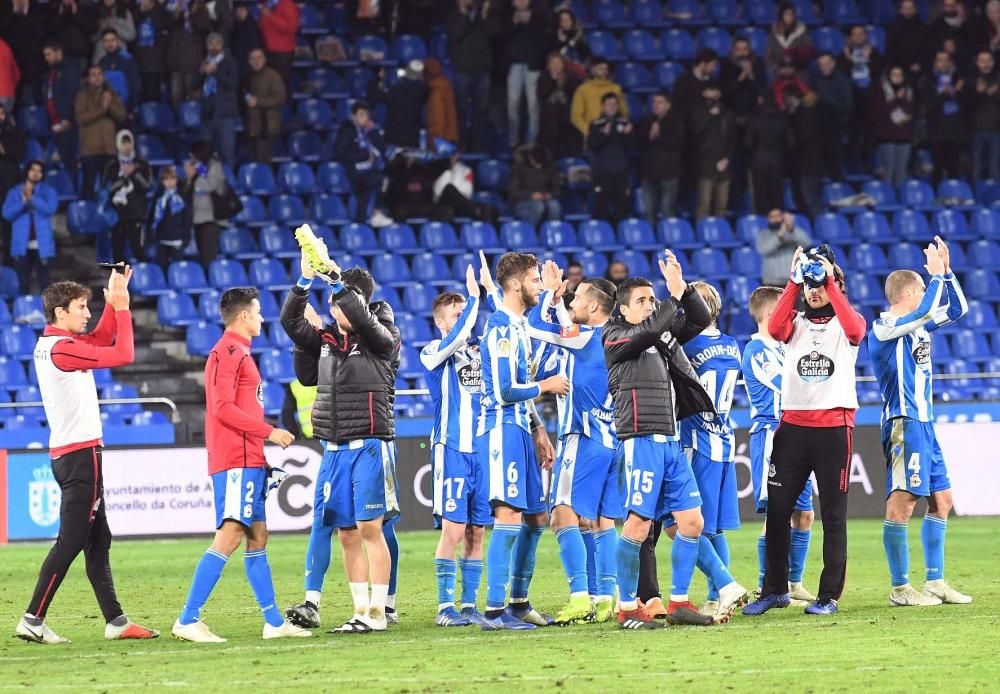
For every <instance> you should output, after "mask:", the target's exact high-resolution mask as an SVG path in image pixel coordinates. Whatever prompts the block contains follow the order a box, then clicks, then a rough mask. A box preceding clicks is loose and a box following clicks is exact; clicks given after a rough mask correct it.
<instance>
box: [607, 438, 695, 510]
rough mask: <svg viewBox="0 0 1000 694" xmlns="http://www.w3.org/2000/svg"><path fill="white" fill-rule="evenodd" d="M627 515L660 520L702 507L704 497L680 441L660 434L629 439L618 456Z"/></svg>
mask: <svg viewBox="0 0 1000 694" xmlns="http://www.w3.org/2000/svg"><path fill="white" fill-rule="evenodd" d="M615 458H616V460H617V464H618V475H619V476H618V483H619V486H620V489H621V490H622V495H623V497H624V499H625V511H626V513H628V512H631V513H634V514H636V515H637V516H641V517H642V518H647V519H650V520H660V519H663V518H665V517H666V516H667V515H668V514H670V513H672V512H676V511H688V510H690V509H693V508H698V507H699V506H701V493H700V492H699V491H698V483H697V482H696V481H695V479H694V472H692V470H691V463H690V462H689V461H688V458H687V456H686V455H684V450H683V449H682V448H681V444H680V442H679V441H675V440H671V439H668V438H667V437H666V436H663V435H661V434H655V435H652V436H639V437H636V438H634V439H626V440H625V441H622V442H621V443H620V444H619V445H618V450H617V451H616V453H615Z"/></svg>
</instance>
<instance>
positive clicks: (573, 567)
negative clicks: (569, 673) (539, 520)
mask: <svg viewBox="0 0 1000 694" xmlns="http://www.w3.org/2000/svg"><path fill="white" fill-rule="evenodd" d="M542 274H543V284H544V286H545V292H544V293H543V294H542V299H541V301H540V302H539V304H538V305H537V306H535V307H534V308H533V309H531V311H530V313H529V314H528V321H529V324H530V327H531V331H530V335H531V336H532V337H533V338H536V339H538V340H541V341H543V342H547V343H549V344H551V345H553V346H556V347H558V348H560V349H559V356H558V359H559V360H561V361H562V363H561V364H560V371H561V372H562V373H563V374H565V375H566V377H567V378H568V379H569V382H570V389H569V393H567V394H566V395H560V396H559V398H558V402H559V432H558V436H559V449H558V453H557V455H556V468H555V473H554V475H553V483H552V493H551V498H550V504H551V506H552V521H551V525H552V530H553V531H554V532H555V535H556V539H557V540H558V542H559V554H560V556H561V558H562V563H563V569H564V570H565V571H566V578H567V580H568V581H569V590H570V599H569V603H568V604H567V605H566V607H564V608H563V609H562V610H561V611H560V612H559V614H558V615H556V623H557V624H574V623H576V622H580V621H591V620H593V621H597V622H609V621H611V620H612V618H613V617H614V588H615V558H616V549H617V547H616V545H617V540H618V535H617V532H616V531H615V520H617V519H620V518H621V517H622V516H623V512H622V509H623V500H622V498H621V492H620V490H619V488H618V468H617V466H616V465H615V459H614V452H615V449H616V448H617V447H618V439H617V438H616V437H615V429H614V411H613V409H612V406H611V398H610V395H609V393H608V367H607V365H606V364H605V362H604V347H603V345H602V344H601V334H602V332H603V330H604V325H605V324H606V323H607V322H608V320H609V319H610V318H611V313H612V311H614V308H615V286H614V285H613V284H612V283H611V282H609V281H608V280H605V279H601V278H598V279H585V280H584V281H583V282H581V283H580V285H579V286H578V287H577V288H576V291H575V293H574V295H573V300H572V302H571V303H570V307H569V310H568V311H567V310H566V306H565V304H564V303H563V295H564V294H565V292H566V287H567V283H566V282H565V281H564V280H563V278H562V270H561V269H559V268H558V267H557V266H556V264H555V263H553V262H552V261H551V260H550V261H548V262H546V263H545V268H544V270H543V273H542ZM552 312H554V313H555V315H556V319H557V320H556V322H552V321H551V320H550V315H549V314H551V313H552ZM581 518H584V519H587V522H588V523H589V526H590V530H591V532H592V533H593V538H594V543H595V546H596V547H595V549H596V551H595V561H596V564H597V566H596V571H597V576H598V588H597V595H596V596H595V601H594V604H593V605H591V601H590V596H589V593H588V586H587V547H586V544H585V542H584V538H583V535H582V534H581V530H580V519H581Z"/></svg>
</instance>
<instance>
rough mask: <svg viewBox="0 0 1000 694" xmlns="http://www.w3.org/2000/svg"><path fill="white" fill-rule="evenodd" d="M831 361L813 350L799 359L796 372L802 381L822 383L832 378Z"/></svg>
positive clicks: (832, 367) (832, 366)
mask: <svg viewBox="0 0 1000 694" xmlns="http://www.w3.org/2000/svg"><path fill="white" fill-rule="evenodd" d="M833 371H834V364H833V359H831V358H830V357H828V356H826V355H825V354H820V353H819V352H817V351H816V350H813V351H812V352H810V353H809V354H807V355H805V356H804V357H802V358H801V359H799V363H798V372H799V376H800V377H801V378H802V380H803V381H806V382H808V383H822V382H823V381H826V380H829V378H830V377H831V376H833Z"/></svg>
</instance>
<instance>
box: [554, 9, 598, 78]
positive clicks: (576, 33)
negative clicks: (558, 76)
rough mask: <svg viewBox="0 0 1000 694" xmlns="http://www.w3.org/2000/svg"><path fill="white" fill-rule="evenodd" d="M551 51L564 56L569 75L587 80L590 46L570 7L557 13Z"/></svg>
mask: <svg viewBox="0 0 1000 694" xmlns="http://www.w3.org/2000/svg"><path fill="white" fill-rule="evenodd" d="M549 50H550V51H555V52H557V53H559V55H561V56H562V58H563V61H564V63H565V67H566V71H567V72H569V74H571V75H573V77H575V78H576V79H578V80H583V79H586V77H587V68H586V65H587V64H588V63H589V62H590V58H591V53H590V46H589V45H588V44H587V39H586V38H585V37H584V35H583V27H582V26H580V22H578V21H577V19H576V15H575V14H573V10H571V9H569V8H568V7H562V8H560V9H559V10H558V11H556V28H555V33H554V34H553V36H552V38H551V40H550V41H549Z"/></svg>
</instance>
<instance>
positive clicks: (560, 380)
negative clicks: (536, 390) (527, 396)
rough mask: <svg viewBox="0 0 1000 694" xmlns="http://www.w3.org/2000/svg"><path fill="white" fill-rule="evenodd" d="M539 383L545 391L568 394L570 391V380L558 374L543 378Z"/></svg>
mask: <svg viewBox="0 0 1000 694" xmlns="http://www.w3.org/2000/svg"><path fill="white" fill-rule="evenodd" d="M538 385H539V387H540V388H541V391H542V392H543V393H554V394H556V395H566V394H567V393H569V381H567V380H566V378H565V377H563V376H560V375H558V374H556V375H555V376H549V377H548V378H545V379H542V380H541V381H539V382H538Z"/></svg>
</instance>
